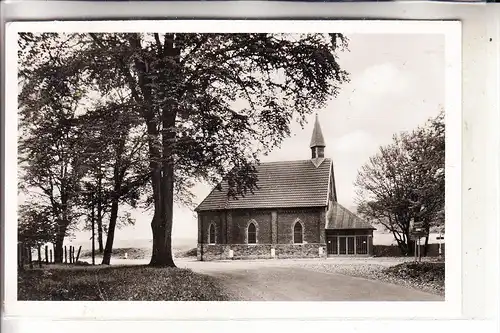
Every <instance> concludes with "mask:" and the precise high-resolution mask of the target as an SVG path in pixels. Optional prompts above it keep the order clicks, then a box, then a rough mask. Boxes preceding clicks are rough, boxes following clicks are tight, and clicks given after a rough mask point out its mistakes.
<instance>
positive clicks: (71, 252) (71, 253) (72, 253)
mask: <svg viewBox="0 0 500 333" xmlns="http://www.w3.org/2000/svg"><path fill="white" fill-rule="evenodd" d="M74 259H75V248H74V247H73V245H71V246H70V247H69V262H70V263H71V264H73V263H74Z"/></svg>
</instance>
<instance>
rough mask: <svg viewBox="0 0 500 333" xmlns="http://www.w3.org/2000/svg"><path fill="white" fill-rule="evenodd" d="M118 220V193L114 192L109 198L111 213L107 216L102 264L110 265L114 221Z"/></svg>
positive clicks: (114, 227)
mask: <svg viewBox="0 0 500 333" xmlns="http://www.w3.org/2000/svg"><path fill="white" fill-rule="evenodd" d="M117 220H118V195H117V194H116V193H115V194H114V195H113V198H112V199H111V213H110V217H109V228H108V237H107V238H106V247H105V248H104V256H103V257H102V264H103V265H110V263H111V254H112V253H113V241H114V239H115V229H116V221H117Z"/></svg>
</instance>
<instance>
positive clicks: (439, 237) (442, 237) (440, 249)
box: [436, 231, 444, 257]
mask: <svg viewBox="0 0 500 333" xmlns="http://www.w3.org/2000/svg"><path fill="white" fill-rule="evenodd" d="M436 239H437V240H438V241H439V242H438V244H439V257H441V256H442V255H443V251H442V248H441V244H442V243H443V242H442V240H443V239H444V236H443V234H442V233H441V231H440V232H439V236H438V237H436Z"/></svg>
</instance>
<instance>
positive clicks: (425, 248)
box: [422, 235, 429, 257]
mask: <svg viewBox="0 0 500 333" xmlns="http://www.w3.org/2000/svg"><path fill="white" fill-rule="evenodd" d="M428 247H429V235H427V236H425V243H424V253H423V254H422V256H424V257H427V250H428Z"/></svg>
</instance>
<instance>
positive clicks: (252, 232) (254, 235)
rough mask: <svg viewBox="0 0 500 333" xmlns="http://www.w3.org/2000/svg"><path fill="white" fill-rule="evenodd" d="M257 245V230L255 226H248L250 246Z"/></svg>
mask: <svg viewBox="0 0 500 333" xmlns="http://www.w3.org/2000/svg"><path fill="white" fill-rule="evenodd" d="M255 243H257V229H256V228H255V224H253V223H250V224H249V225H248V244H255Z"/></svg>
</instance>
